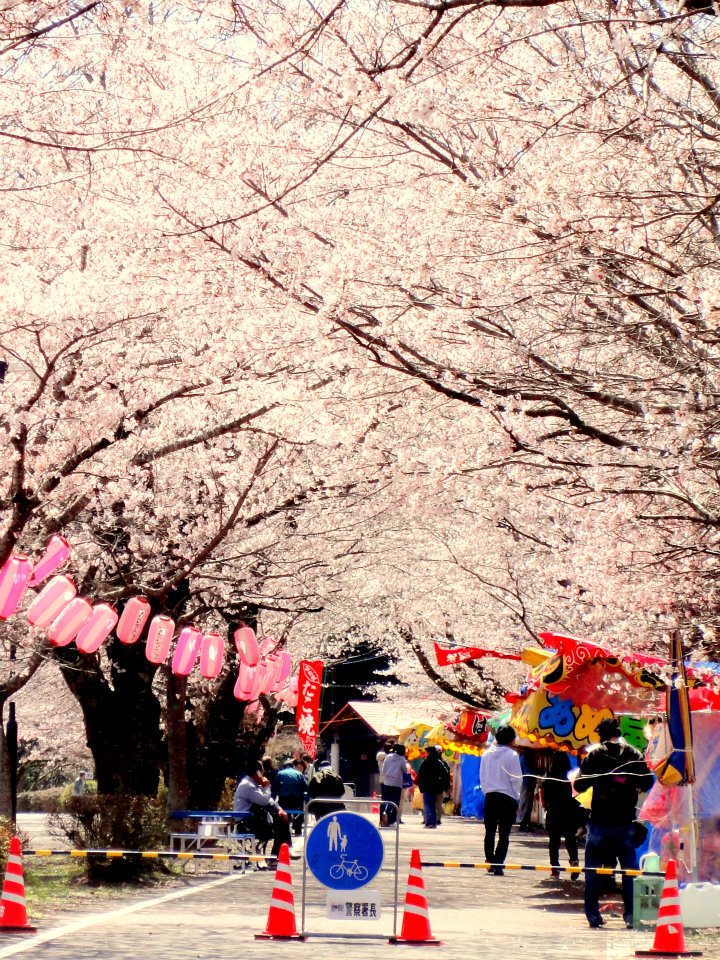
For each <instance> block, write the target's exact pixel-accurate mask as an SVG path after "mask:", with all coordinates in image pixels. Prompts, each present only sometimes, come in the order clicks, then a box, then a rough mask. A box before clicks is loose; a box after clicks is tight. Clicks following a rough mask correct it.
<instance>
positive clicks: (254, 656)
mask: <svg viewBox="0 0 720 960" xmlns="http://www.w3.org/2000/svg"><path fill="white" fill-rule="evenodd" d="M234 637H235V647H236V649H237V652H238V653H239V654H240V659H241V661H242V662H243V663H246V664H247V665H248V666H249V667H256V666H257V665H258V663H259V662H260V648H259V647H258V642H257V637H256V636H255V631H254V630H253V629H252V627H240V628H239V629H238V630H236V631H235V634H234Z"/></svg>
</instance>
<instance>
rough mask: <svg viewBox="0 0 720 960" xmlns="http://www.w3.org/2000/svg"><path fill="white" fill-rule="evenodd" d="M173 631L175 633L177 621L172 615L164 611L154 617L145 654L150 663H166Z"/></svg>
mask: <svg viewBox="0 0 720 960" xmlns="http://www.w3.org/2000/svg"><path fill="white" fill-rule="evenodd" d="M173 633H175V621H174V620H173V619H172V618H171V617H167V616H165V614H164V613H163V614H159V615H158V616H157V617H153V618H152V620H151V621H150V629H149V630H148V637H147V642H146V644H145V656H146V657H147V658H148V660H149V661H150V663H165V661H166V660H167V656H168V653H170V644H171V643H172V638H173Z"/></svg>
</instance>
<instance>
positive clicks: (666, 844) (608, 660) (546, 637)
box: [508, 633, 720, 882]
mask: <svg viewBox="0 0 720 960" xmlns="http://www.w3.org/2000/svg"><path fill="white" fill-rule="evenodd" d="M539 637H540V640H541V641H542V642H543V644H544V645H545V649H541V648H531V649H529V650H527V651H525V652H524V654H523V660H524V661H525V662H526V663H528V665H529V667H530V672H529V677H528V680H527V683H526V684H525V685H524V687H523V688H522V689H521V691H520V692H519V693H518V694H511V695H508V700H510V701H511V703H512V712H511V720H510V722H511V723H512V725H513V726H514V727H515V729H516V730H517V731H518V733H519V734H520V735H521V736H523V737H526V738H527V739H528V740H529V741H530V742H532V743H536V744H538V745H541V746H548V747H552V748H554V749H561V750H568V751H572V752H578V751H581V752H582V751H583V750H584V749H587V748H590V747H592V745H593V744H594V743H596V742H597V740H598V737H597V726H598V724H599V723H600V721H601V720H603V719H604V718H605V717H611V716H616V717H618V719H619V720H620V726H621V730H622V734H623V737H624V738H625V740H626V741H627V742H628V743H631V744H632V745H633V746H636V747H638V749H640V750H643V751H647V752H646V756H647V758H648V762H649V764H650V766H651V768H652V769H653V771H654V772H655V774H656V776H657V778H658V780H657V783H656V785H655V786H654V787H653V789H652V791H651V792H650V794H649V795H648V797H647V798H646V800H645V802H644V803H643V805H642V807H641V810H640V816H641V818H642V819H643V820H645V821H647V822H648V824H649V825H650V826H651V827H652V830H651V834H650V838H649V849H650V850H651V851H653V852H656V853H658V855H659V857H660V865H661V868H662V867H664V864H665V863H666V862H667V860H668V859H670V858H673V859H676V860H677V861H678V865H679V868H680V871H681V876H684V877H685V878H689V879H692V878H694V879H699V880H703V881H704V880H714V881H716V882H717V881H718V880H720V683H719V681H720V675H719V673H718V670H717V667H716V665H714V664H705V665H701V666H696V667H694V668H689V667H686V666H685V664H684V663H683V662H682V654H681V653H680V652H679V653H678V655H677V657H676V658H675V660H671V659H663V658H660V657H648V656H643V655H641V654H637V653H618V652H616V651H612V650H610V649H608V648H607V647H603V646H600V645H598V644H594V643H589V642H586V641H581V640H577V639H576V638H574V637H566V636H561V635H558V634H553V633H541V634H539ZM693 760H694V763H693Z"/></svg>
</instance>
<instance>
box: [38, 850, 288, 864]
mask: <svg viewBox="0 0 720 960" xmlns="http://www.w3.org/2000/svg"><path fill="white" fill-rule="evenodd" d="M22 855H23V856H24V857H76V858H87V857H106V858H107V859H113V858H119V857H135V858H137V859H143V860H234V861H239V862H241V863H267V864H274V863H275V862H276V860H277V857H275V856H271V855H269V854H268V855H267V856H262V855H260V854H249V853H203V852H197V851H193V850H40V849H37V850H23V851H22Z"/></svg>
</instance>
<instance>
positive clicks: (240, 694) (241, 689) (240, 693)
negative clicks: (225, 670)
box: [233, 667, 252, 700]
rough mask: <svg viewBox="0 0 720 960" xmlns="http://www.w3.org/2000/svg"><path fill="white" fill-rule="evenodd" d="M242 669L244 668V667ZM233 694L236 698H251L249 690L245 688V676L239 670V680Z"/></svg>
mask: <svg viewBox="0 0 720 960" xmlns="http://www.w3.org/2000/svg"><path fill="white" fill-rule="evenodd" d="M240 669H242V667H241V668H240ZM251 669H252V668H251ZM233 696H234V697H235V699H236V700H249V699H250V696H249V692H248V691H247V690H246V689H245V685H244V683H243V678H242V676H241V674H240V673H239V672H238V676H237V680H236V681H235V686H234V687H233Z"/></svg>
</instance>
